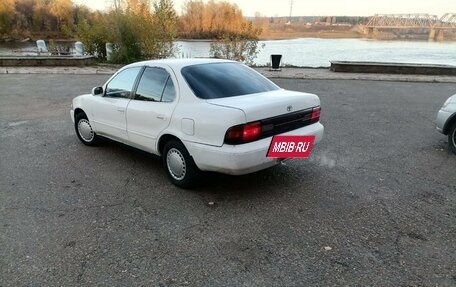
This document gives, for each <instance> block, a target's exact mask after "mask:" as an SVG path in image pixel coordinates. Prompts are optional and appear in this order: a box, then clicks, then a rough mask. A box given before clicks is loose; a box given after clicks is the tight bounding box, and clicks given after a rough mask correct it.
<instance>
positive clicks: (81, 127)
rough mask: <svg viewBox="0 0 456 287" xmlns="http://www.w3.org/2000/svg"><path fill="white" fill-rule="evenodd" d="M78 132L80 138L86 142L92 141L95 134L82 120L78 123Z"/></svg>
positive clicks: (88, 124)
mask: <svg viewBox="0 0 456 287" xmlns="http://www.w3.org/2000/svg"><path fill="white" fill-rule="evenodd" d="M78 132H79V135H80V136H81V138H82V139H83V140H84V141H86V142H90V141H92V140H93V137H94V136H95V133H94V132H93V130H92V126H91V125H90V123H89V121H88V120H86V119H82V120H80V121H79V123H78Z"/></svg>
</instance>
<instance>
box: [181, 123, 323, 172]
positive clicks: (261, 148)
mask: <svg viewBox="0 0 456 287" xmlns="http://www.w3.org/2000/svg"><path fill="white" fill-rule="evenodd" d="M323 131H324V127H323V125H322V124H320V123H315V124H312V125H309V126H306V127H302V128H300V129H297V130H294V131H290V132H287V133H284V134H283V135H314V136H315V142H314V144H317V143H318V142H320V141H321V140H322V138H323ZM271 140H272V137H269V138H265V139H262V140H259V141H255V142H251V143H247V144H242V145H223V146H221V147H215V146H209V145H204V144H198V143H192V142H184V144H185V146H186V147H187V149H188V151H189V153H190V154H191V156H192V157H193V159H194V160H195V163H196V165H197V166H198V168H199V169H201V170H204V171H215V172H220V173H225V174H232V175H241V174H247V173H252V172H256V171H259V170H262V169H266V168H268V167H272V166H274V165H276V164H277V163H279V162H280V161H281V160H278V159H274V158H267V157H266V154H267V152H268V149H269V145H270V144H271Z"/></svg>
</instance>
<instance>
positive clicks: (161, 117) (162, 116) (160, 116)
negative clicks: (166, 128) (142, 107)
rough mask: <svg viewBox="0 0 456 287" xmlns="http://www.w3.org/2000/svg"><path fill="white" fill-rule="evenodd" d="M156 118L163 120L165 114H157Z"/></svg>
mask: <svg viewBox="0 0 456 287" xmlns="http://www.w3.org/2000/svg"><path fill="white" fill-rule="evenodd" d="M157 119H159V120H164V119H165V115H158V116H157Z"/></svg>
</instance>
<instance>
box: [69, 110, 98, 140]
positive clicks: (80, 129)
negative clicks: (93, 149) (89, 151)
mask: <svg viewBox="0 0 456 287" xmlns="http://www.w3.org/2000/svg"><path fill="white" fill-rule="evenodd" d="M74 129H75V130H76V135H77V136H78V138H79V140H80V141H81V142H82V143H83V144H85V145H88V146H94V145H96V144H97V143H98V140H99V138H98V136H97V134H96V133H95V132H94V131H93V128H92V125H91V124H90V121H89V119H88V118H87V116H86V114H84V113H79V114H77V115H76V116H75V117H74Z"/></svg>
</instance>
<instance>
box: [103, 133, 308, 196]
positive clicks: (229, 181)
mask: <svg viewBox="0 0 456 287" xmlns="http://www.w3.org/2000/svg"><path fill="white" fill-rule="evenodd" d="M100 147H103V148H104V149H108V150H109V149H110V150H112V151H110V153H115V154H116V155H117V156H126V157H131V156H132V157H133V160H135V161H136V162H138V161H140V162H141V163H142V164H144V165H146V166H147V168H146V169H147V170H148V171H153V170H155V169H156V171H157V172H158V173H157V175H158V176H164V177H166V173H165V172H163V166H162V164H161V157H159V156H157V155H154V154H151V153H148V152H145V151H142V150H140V149H136V148H134V147H131V146H128V145H125V144H122V143H118V142H116V141H112V140H110V139H105V138H103V140H102V142H101V144H100ZM125 162H126V161H125ZM306 172H307V171H305V170H304V171H302V170H299V171H296V168H293V167H291V166H290V165H289V164H288V162H287V161H285V162H284V163H280V164H278V165H276V166H274V167H271V168H268V169H265V170H261V171H258V172H254V173H250V174H246V175H236V176H235V175H226V174H221V173H216V172H203V173H202V174H201V177H200V180H201V181H200V182H199V183H198V184H197V185H196V186H195V187H193V188H192V189H189V190H187V191H189V192H194V193H196V194H218V195H223V194H226V195H229V196H236V197H239V196H252V195H254V194H261V195H264V194H267V193H269V192H277V191H278V190H279V191H280V190H281V189H283V188H287V187H290V186H294V185H301V184H305V182H303V180H302V178H303V177H304V178H305V173H306ZM297 173H299V175H297ZM303 173H304V174H303ZM167 182H168V184H169V185H170V186H172V183H171V182H169V181H167ZM176 188H177V187H176Z"/></svg>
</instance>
